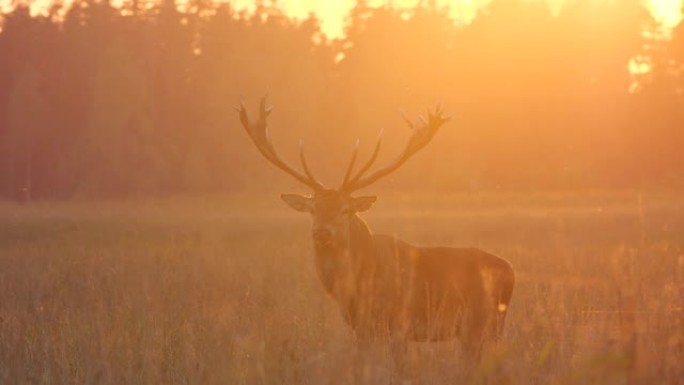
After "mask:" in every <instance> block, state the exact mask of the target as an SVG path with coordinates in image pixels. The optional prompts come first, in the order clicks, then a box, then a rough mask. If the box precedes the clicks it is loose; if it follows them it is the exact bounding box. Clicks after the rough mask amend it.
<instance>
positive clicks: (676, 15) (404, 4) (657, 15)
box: [0, 0, 684, 38]
mask: <svg viewBox="0 0 684 385" xmlns="http://www.w3.org/2000/svg"><path fill="white" fill-rule="evenodd" d="M544 1H545V2H546V3H547V4H548V5H549V7H550V8H551V9H552V10H554V12H558V11H559V10H560V9H562V7H563V4H564V3H565V2H566V1H567V0H544ZM604 1H608V0H604ZM112 2H113V3H115V4H117V3H118V4H123V3H125V1H124V0H112ZM229 2H230V3H231V4H232V5H233V6H234V7H235V8H236V9H239V10H243V9H244V10H247V11H248V12H249V11H251V10H253V9H254V7H255V2H254V1H252V0H233V1H229ZM419 2H420V1H419V0H394V1H391V2H389V3H391V4H392V6H394V7H398V8H406V9H410V8H413V7H415V6H416V5H417V4H418V3H419ZM435 2H436V4H437V5H438V6H439V7H449V9H450V12H449V13H450V15H451V17H452V18H453V19H454V20H456V21H458V22H464V23H467V22H469V21H471V20H472V19H473V18H474V17H475V16H476V15H477V12H478V11H479V10H480V9H481V8H483V7H485V6H487V4H489V3H490V2H491V0H436V1H435ZM13 3H14V1H12V0H1V1H0V9H1V10H8V9H10V8H11V7H12V4H13ZM52 3H53V1H52V0H38V1H33V2H31V9H32V12H33V13H34V14H39V13H41V12H43V11H44V10H45V9H46V8H47V6H48V5H49V4H52ZM64 3H65V4H69V3H71V0H66V1H65V2H64ZM276 3H278V4H279V6H280V7H281V8H282V10H283V12H285V14H287V15H288V16H290V17H293V18H297V19H303V18H306V17H308V16H309V15H310V14H315V15H316V17H318V18H319V19H320V20H321V29H322V30H323V32H324V33H325V34H326V35H327V36H328V37H330V38H339V37H341V36H342V35H343V33H344V27H345V19H346V17H347V15H348V14H349V11H350V10H351V9H352V8H353V7H354V4H356V1H355V0H339V1H327V0H281V1H277V2H276ZM387 3H388V1H382V0H371V1H369V2H368V4H369V5H370V6H382V5H384V4H387ZM683 4H684V1H683V0H644V5H645V6H646V8H647V9H648V10H649V12H650V13H651V15H652V16H653V18H654V19H655V20H656V21H657V22H658V24H659V25H661V26H662V27H663V28H664V29H666V30H668V29H671V28H673V27H675V26H676V25H677V24H679V22H680V21H681V20H682V6H683Z"/></svg>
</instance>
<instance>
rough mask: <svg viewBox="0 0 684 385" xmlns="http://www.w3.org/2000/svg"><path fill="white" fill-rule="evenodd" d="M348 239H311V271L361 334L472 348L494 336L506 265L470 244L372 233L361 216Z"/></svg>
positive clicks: (505, 291) (507, 294) (507, 292)
mask: <svg viewBox="0 0 684 385" xmlns="http://www.w3.org/2000/svg"><path fill="white" fill-rule="evenodd" d="M349 239H350V242H349V243H348V245H338V246H337V247H320V246H317V243H316V241H315V240H314V246H315V261H316V270H317V272H318V275H319V278H320V280H321V282H322V283H323V286H324V288H325V290H326V291H327V292H328V294H330V296H332V297H333V298H334V299H335V301H336V302H337V304H338V306H339V308H340V312H341V313H342V316H343V317H344V319H345V321H346V322H347V323H348V324H349V325H350V327H351V328H352V330H353V331H354V333H355V335H356V336H357V337H358V338H360V339H375V338H381V339H382V338H390V339H402V340H407V341H417V342H435V341H445V340H450V339H453V338H458V339H460V340H461V342H462V343H463V345H464V347H465V348H466V349H468V350H472V351H473V354H478V351H479V347H480V345H479V344H480V343H481V342H482V341H483V338H485V335H484V334H485V333H487V332H489V333H490V335H489V337H491V338H494V339H498V338H499V337H500V335H501V332H502V330H503V329H502V327H503V321H504V319H505V316H506V310H507V309H508V306H509V302H510V298H511V294H512V290H513V284H514V281H515V276H514V273H513V269H512V267H511V265H510V264H509V263H508V262H507V261H505V260H503V259H501V258H499V257H497V256H495V255H493V254H490V253H487V252H485V251H482V250H479V249H474V248H452V247H418V246H414V245H411V244H409V243H407V242H404V241H402V240H400V239H398V238H396V237H394V236H390V235H385V234H373V233H372V232H371V230H370V228H369V227H368V225H367V224H366V222H365V221H364V220H363V219H361V217H360V216H359V215H354V216H353V218H352V220H351V221H350V238H349Z"/></svg>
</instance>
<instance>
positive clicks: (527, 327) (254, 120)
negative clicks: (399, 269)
mask: <svg viewBox="0 0 684 385" xmlns="http://www.w3.org/2000/svg"><path fill="white" fill-rule="evenodd" d="M438 3H439V4H442V3H443V2H421V3H420V4H418V5H417V6H416V7H415V8H406V7H403V8H392V7H390V6H382V7H373V6H371V5H369V4H368V3H367V2H364V1H359V2H358V3H357V5H356V6H355V7H353V8H352V10H351V11H350V14H349V17H348V19H347V21H346V24H345V25H346V28H345V29H344V33H343V34H342V35H339V36H334V37H331V36H329V35H326V34H325V33H324V31H323V30H322V29H321V25H320V23H321V21H320V20H318V19H316V15H311V16H310V17H309V18H308V19H304V20H293V19H292V18H290V17H289V15H288V14H287V13H285V12H284V11H283V9H282V8H279V7H277V6H276V5H275V4H272V3H269V2H258V6H255V7H253V8H254V9H253V12H251V13H250V12H246V11H241V9H238V8H236V7H231V5H230V4H226V3H214V2H205V1H189V2H186V3H183V4H179V3H176V2H174V1H173V0H170V1H161V2H158V3H146V2H137V1H133V2H124V3H122V4H119V3H116V4H114V3H112V2H107V1H102V2H101V1H93V0H85V1H77V2H75V3H73V4H72V5H71V6H69V7H67V6H66V5H61V4H60V3H54V4H53V6H52V7H51V8H47V9H46V10H45V12H43V13H42V14H39V15H35V12H34V15H32V12H31V5H35V3H27V4H14V5H13V6H12V7H5V8H4V9H3V12H5V14H4V15H3V16H2V17H1V18H0V20H1V21H0V384H65V383H72V384H133V383H136V384H246V385H252V384H274V385H275V384H315V385H319V384H331V385H338V384H354V383H356V384H369V385H370V384H389V383H392V384H396V383H405V382H404V381H408V382H409V383H413V384H417V383H424V384H456V383H466V384H602V385H603V384H629V385H634V384H680V383H684V198H682V197H683V196H684V195H683V194H682V189H683V188H684V155H682V154H683V152H682V151H681V147H682V143H684V77H683V76H682V74H683V73H684V72H682V70H683V69H684V50H682V47H684V27H683V26H682V24H677V23H676V22H672V20H678V19H681V12H674V13H672V14H662V13H660V14H659V13H658V12H655V11H654V10H653V9H654V8H653V7H655V6H656V4H660V3H657V2H650V3H648V4H650V5H648V6H645V5H644V3H643V2H641V1H637V0H625V1H620V2H616V1H612V2H611V1H590V0H586V1H585V0H581V1H574V2H567V3H566V4H565V5H564V6H563V7H562V8H560V10H559V9H554V8H549V6H548V4H546V3H543V2H528V1H506V0H496V1H492V2H491V3H489V4H484V3H482V4H480V3H478V4H480V5H479V6H478V8H477V9H476V10H475V11H474V15H475V17H474V18H473V19H472V20H470V22H468V23H463V22H456V21H455V18H454V15H453V12H452V11H450V10H449V9H447V8H443V7H441V6H438ZM661 5H662V4H661ZM10 8H11V9H10ZM670 8H671V7H670ZM662 9H664V8H662ZM662 9H661V10H662ZM450 12H451V13H450ZM668 15H669V16H670V17H669V18H668V17H666V16H668ZM663 20H670V24H669V25H668V27H671V28H668V29H665V28H664V27H663V23H664V22H663ZM265 94H268V104H269V105H273V112H272V113H271V115H270V116H268V124H267V126H268V134H267V133H266V132H265V131H260V129H263V128H264V126H263V125H260V123H259V116H260V115H259V109H260V106H259V103H260V98H261V97H262V96H263V95H265ZM241 102H244V106H245V108H246V110H245V111H246V113H247V116H248V118H249V119H248V121H247V122H245V121H243V122H241V119H240V118H241V117H240V114H239V113H238V112H236V111H235V109H234V108H233V106H239V105H240V103H241ZM438 106H442V108H443V110H442V114H443V115H440V114H439V113H436V112H435V108H437V107H438ZM238 109H239V108H238ZM430 113H432V115H431V116H430ZM421 114H422V115H423V116H424V117H427V121H422V120H420V118H419V115H421ZM402 115H405V117H406V119H408V120H405V119H404V118H402ZM443 116H448V117H450V118H451V119H450V120H449V121H448V122H446V123H445V124H443V125H442V120H441V117H443ZM407 123H408V124H407ZM243 124H244V125H245V126H246V127H243V126H242V125H243ZM245 128H246V129H245ZM381 131H382V132H383V141H382V145H381V146H380V149H379V150H378V156H377V160H376V162H375V163H374V165H373V166H372V167H371V168H370V170H367V171H368V172H367V173H366V174H365V175H362V177H359V179H360V180H361V181H362V182H363V181H364V179H365V177H367V176H368V174H370V175H371V176H378V175H379V177H377V179H378V180H377V183H375V182H376V180H375V179H374V178H372V177H371V178H368V179H365V181H368V180H370V181H369V182H368V183H367V184H365V185H363V186H362V187H359V188H353V189H352V188H348V189H345V188H341V189H339V190H340V191H334V194H333V195H334V198H340V197H342V198H341V201H342V202H343V203H344V204H349V202H352V201H353V199H354V198H356V197H359V196H362V195H363V196H368V195H377V196H378V200H377V202H376V203H375V204H374V206H373V207H372V208H370V209H369V210H368V211H367V212H363V213H361V216H362V217H363V218H364V219H366V220H367V222H368V224H369V226H370V229H371V230H372V232H373V233H384V234H390V235H395V236H397V237H398V238H400V239H402V240H404V241H406V242H409V243H410V244H415V245H421V246H448V247H461V248H477V249H479V250H484V251H486V252H490V253H493V254H495V255H497V256H500V257H501V258H504V259H505V260H507V261H508V262H510V264H511V265H512V266H513V269H514V272H515V277H516V278H515V287H514V290H513V296H512V299H511V301H510V304H508V305H507V306H504V309H505V310H508V315H507V318H506V322H505V326H504V331H503V338H502V340H501V341H500V343H499V344H498V346H497V347H496V349H495V350H494V351H493V352H490V353H491V354H486V355H483V358H482V359H481V360H480V361H477V360H475V362H476V364H474V365H468V364H467V362H473V359H472V357H469V354H468V350H467V349H465V348H464V345H465V344H464V343H462V342H460V341H458V340H448V341H442V342H437V343H411V344H410V346H409V348H408V353H407V357H408V361H410V363H411V365H412V366H413V370H414V371H413V372H412V375H411V376H405V373H403V372H402V370H401V368H400V367H399V364H397V361H396V360H395V359H394V357H393V353H394V351H393V347H392V346H391V342H392V341H389V340H382V338H380V341H376V342H377V343H375V344H373V345H372V346H370V347H366V348H368V349H367V350H364V349H362V347H361V346H360V345H361V344H359V343H358V340H359V338H358V336H356V335H355V333H354V332H353V331H352V329H351V328H350V325H349V324H348V323H349V322H348V317H347V315H345V314H343V313H344V312H343V311H341V310H340V308H339V307H342V306H338V305H340V303H339V302H341V301H339V298H337V297H334V296H333V295H329V294H328V293H326V287H325V283H324V282H323V279H324V278H325V277H324V274H323V273H321V271H319V270H317V269H320V266H319V265H317V263H316V259H315V258H316V257H317V256H318V251H317V249H316V247H315V246H314V245H315V242H317V240H316V237H317V235H316V227H315V226H317V225H318V223H315V224H313V225H312V217H313V218H314V219H315V220H320V218H319V217H324V218H328V219H330V218H332V219H333V222H336V223H341V222H343V220H341V219H340V218H341V217H340V218H335V217H334V216H333V215H331V214H330V213H329V212H324V213H323V214H321V215H319V217H317V216H316V215H313V216H311V215H305V214H301V213H297V212H295V211H293V210H291V209H290V208H288V207H286V205H285V204H284V203H283V202H281V199H280V194H281V193H283V192H288V193H301V194H310V193H316V194H315V196H314V198H313V199H315V197H316V195H325V194H322V192H323V193H330V191H329V190H323V189H321V188H319V187H317V185H316V183H318V182H316V183H314V182H312V178H314V177H315V178H316V179H317V180H318V181H320V183H322V184H324V185H325V186H328V187H330V186H332V188H337V187H338V186H340V185H342V186H343V187H344V186H345V185H346V184H345V183H341V182H342V181H343V179H345V180H346V178H344V177H345V170H346V167H347V165H348V164H349V162H350V158H352V151H353V149H354V145H355V143H357V139H359V142H358V143H359V145H358V153H357V156H358V159H357V163H356V168H354V169H353V170H359V169H363V167H362V165H363V164H365V162H367V161H368V159H369V158H370V159H375V157H374V156H373V154H374V149H375V147H374V146H376V141H377V138H378V133H379V132H381ZM266 138H271V139H272V142H271V143H272V145H273V147H272V148H271V147H269V146H270V145H268V144H266ZM426 138H427V139H426ZM260 139H262V140H263V141H261V142H260ZM428 142H429V143H428ZM300 143H301V144H302V147H303V149H304V150H303V153H304V154H305V157H306V160H307V164H308V166H309V167H308V168H310V170H309V169H308V168H307V167H306V165H305V164H303V162H301V161H300V159H299V157H300V154H299V153H298V152H299V151H300V147H299V146H300ZM407 143H408V145H407ZM416 143H418V144H416ZM405 146H406V149H405ZM411 146H413V147H411ZM257 147H258V148H257ZM411 150H415V151H411ZM270 151H275V152H270ZM402 151H406V152H405V153H404V154H403V155H402V156H400V154H402ZM260 152H261V154H260ZM274 153H277V154H280V156H282V159H284V161H285V162H286V163H287V164H291V165H293V167H294V168H295V169H296V170H299V171H292V170H289V171H286V172H288V173H290V174H291V175H290V176H288V175H286V172H282V169H287V167H285V166H283V165H282V164H279V163H278V161H277V160H275V161H274V158H275V155H273V154H274ZM406 154H408V158H410V159H408V158H406V159H404V156H405V155H406ZM413 154H415V156H413ZM262 155H263V156H262ZM395 159H396V162H399V163H394V164H395V165H397V167H396V169H394V168H392V165H393V163H391V162H393V161H395ZM404 160H407V161H406V163H405V164H403V163H402V162H403V161H404ZM271 163H273V164H271ZM274 165H275V166H277V167H274ZM388 165H390V166H388ZM399 166H400V167H399ZM383 167H389V168H388V169H383ZM278 168H280V169H281V170H279V169H278ZM378 170H380V171H379V174H378ZM383 170H385V171H387V170H389V171H388V172H387V173H383ZM374 173H375V174H374ZM310 174H312V175H310ZM347 174H348V175H347V176H351V175H352V174H353V173H352V172H349V173H347ZM291 176H294V177H295V178H292V177H291ZM380 179H381V180H380ZM298 180H299V182H303V183H299V182H298ZM351 180H352V181H354V178H353V177H352V178H351ZM347 182H348V180H347ZM355 182H357V183H358V180H356V181H355ZM347 184H350V185H353V184H354V183H347ZM306 185H308V186H306ZM347 187H349V186H347ZM352 187H354V186H352ZM357 187H358V186H357ZM357 190H358V191H357ZM351 191H353V192H354V194H353V195H352V196H353V198H352V197H350V192H351ZM299 199H300V201H299V202H307V201H305V199H307V198H304V197H299ZM367 199H368V198H367ZM338 200H339V199H338ZM367 202H369V200H367ZM291 205H292V204H291ZM296 206H297V205H296V204H295V205H294V207H295V208H297V207H296ZM314 206H315V205H314ZM314 206H312V207H314ZM323 206H325V205H321V207H323ZM340 207H341V206H340ZM297 209H298V210H304V211H306V209H307V208H305V207H304V208H302V207H299V208H297ZM336 209H339V207H336ZM345 209H346V208H345ZM311 210H313V209H311ZM320 210H322V209H320ZM314 211H315V210H314ZM322 211H323V210H322ZM338 211H339V212H342V209H340V210H338ZM331 212H334V211H331ZM319 214H320V213H319ZM345 215H346V214H345ZM336 219H337V220H336ZM469 250H470V249H469ZM364 251H366V252H367V251H368V250H364ZM414 251H415V250H414ZM348 254H351V253H348ZM396 254H399V253H398V252H397V253H396ZM374 256H375V255H374ZM381 257H387V256H386V255H381ZM380 267H387V266H380ZM438 267H439V266H438ZM449 269H453V270H458V269H457V268H454V267H453V266H452V267H449V266H448V265H447V264H445V267H444V269H439V268H438V269H437V270H449ZM359 270H360V269H359ZM456 273H461V271H456ZM483 277H484V275H483ZM482 279H483V280H484V278H482ZM478 282H479V281H478ZM372 283H373V284H377V285H378V286H381V285H383V284H385V283H386V282H372ZM402 290H403V288H399V291H402ZM407 290H408V289H407ZM499 311H500V310H499ZM345 317H347V318H345ZM345 320H347V322H346V321H345ZM409 377H410V380H409Z"/></svg>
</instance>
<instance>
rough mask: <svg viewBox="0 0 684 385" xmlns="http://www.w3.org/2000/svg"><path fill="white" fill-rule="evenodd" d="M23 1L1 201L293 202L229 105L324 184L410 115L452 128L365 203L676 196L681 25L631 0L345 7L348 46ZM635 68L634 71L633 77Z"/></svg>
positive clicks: (681, 182)
mask: <svg viewBox="0 0 684 385" xmlns="http://www.w3.org/2000/svg"><path fill="white" fill-rule="evenodd" d="M148 4H149V3H147V2H139V1H132V2H129V3H125V4H124V5H123V6H122V7H118V8H117V7H114V6H112V5H111V3H109V2H107V1H94V0H82V1H77V2H75V3H74V4H73V5H72V6H71V7H69V8H68V9H66V8H64V7H62V6H60V5H59V3H57V5H55V6H53V7H52V8H51V9H50V10H49V11H48V12H47V14H46V15H42V16H36V17H32V16H31V15H30V12H29V9H28V8H27V6H22V5H18V6H17V7H15V8H14V10H13V11H11V12H10V13H8V14H6V15H4V17H3V21H2V32H0V194H2V196H3V197H5V198H8V199H30V198H31V197H32V198H37V199H68V198H78V197H107V198H112V197H132V196H160V195H169V194H187V193H193V194H194V193H224V192H236V191H244V190H258V189H268V188H273V186H274V183H275V185H277V186H278V188H284V187H293V188H295V187H296V184H295V183H294V182H292V181H290V180H289V179H288V178H287V177H285V176H281V175H280V174H279V173H278V172H277V171H275V170H272V169H271V167H270V166H269V165H267V164H266V163H265V162H264V161H263V160H262V159H260V156H259V155H258V153H257V152H256V150H255V149H254V148H253V147H252V145H251V143H250V142H249V140H248V138H247V136H246V134H245V133H244V132H243V131H242V128H241V127H240V126H239V122H238V120H237V118H236V114H235V111H234V110H233V108H232V106H233V105H235V104H236V103H238V102H239V100H241V99H244V100H245V102H246V104H247V106H248V107H251V110H252V111H256V107H257V105H258V100H259V97H260V96H261V95H262V94H264V93H266V92H268V94H269V99H270V101H271V102H272V104H273V105H274V107H275V109H274V113H273V114H272V117H271V121H270V127H271V128H270V130H271V134H272V136H273V141H274V143H275V145H276V147H277V148H278V150H279V151H280V152H281V153H282V155H283V157H285V158H288V159H291V160H292V161H293V162H294V161H295V160H297V152H298V142H299V140H300V138H301V139H302V140H303V142H304V146H305V148H306V151H307V158H308V159H309V163H311V166H312V168H313V169H314V172H315V173H316V174H317V175H320V177H321V179H323V180H324V181H326V182H328V183H329V184H331V185H334V183H339V181H338V180H337V179H341V173H342V172H343V170H344V167H345V166H346V162H348V157H349V155H350V152H351V148H352V146H353V144H354V142H355V141H356V138H361V143H362V145H361V153H362V156H363V154H366V155H368V153H369V152H370V151H371V149H372V147H373V146H374V144H375V143H374V141H375V138H376V136H377V133H378V131H379V129H380V128H381V127H386V128H387V129H385V130H384V132H385V138H384V142H383V151H382V154H381V156H380V160H379V162H382V161H383V160H387V159H390V158H391V157H392V156H393V154H396V153H398V151H399V148H400V146H402V145H403V141H404V140H405V139H406V138H407V136H408V134H409V132H408V128H407V127H406V125H405V124H404V123H403V121H402V119H401V115H400V113H401V112H402V111H404V110H405V111H406V113H407V114H408V115H409V116H415V115H416V114H417V113H418V112H421V111H425V108H427V107H431V106H434V105H435V104H437V103H442V104H443V105H444V106H445V108H446V110H447V111H448V112H450V113H451V114H452V115H453V120H452V122H450V123H449V124H448V125H446V126H445V127H444V128H443V129H442V131H441V132H440V133H438V135H437V136H436V138H435V140H434V143H432V144H431V145H430V146H429V147H428V148H427V149H426V150H424V151H423V152H422V153H421V154H419V155H418V156H416V159H414V160H413V161H412V162H411V163H409V164H407V165H406V166H405V167H404V169H402V171H401V172H400V173H397V175H396V176H395V177H394V178H390V179H389V180H388V181H384V182H382V184H381V185H379V186H378V188H385V189H401V190H402V191H418V190H434V191H473V190H474V191H478V190H492V189H503V190H520V189H522V190H538V189H553V190H558V189H596V188H601V189H607V188H677V187H683V186H684V168H683V166H682V165H684V155H682V151H681V146H682V143H684V103H683V101H684V77H683V76H682V68H684V67H683V64H684V49H683V48H682V47H684V28H683V27H682V26H681V25H680V26H679V27H678V28H677V29H675V30H674V31H673V32H672V36H671V38H669V39H655V38H652V37H649V36H648V35H647V34H645V33H644V31H645V29H649V28H651V29H654V28H656V26H655V23H654V21H653V20H652V19H650V16H649V14H648V13H647V12H646V10H645V9H644V8H643V7H642V6H641V5H640V2H639V1H636V0H634V1H633V0H626V1H622V2H595V1H591V0H580V1H576V2H572V3H570V4H568V5H567V6H566V7H565V8H563V10H562V12H561V13H560V14H558V15H553V14H552V13H551V12H550V10H549V9H548V8H546V7H545V6H543V5H542V4H540V2H523V1H509V0H496V1H493V2H492V3H491V4H490V5H489V6H488V7H487V8H486V9H484V10H483V11H482V12H481V13H480V14H479V15H478V16H477V17H476V18H475V19H474V21H473V22H472V23H470V24H468V25H462V24H458V23H457V22H455V21H454V20H453V19H451V18H450V17H449V15H448V12H447V10H445V9H441V8H438V7H436V6H434V4H431V3H430V2H428V3H423V4H421V5H419V6H417V7H416V8H415V9H413V10H408V11H407V10H396V9H392V8H391V7H380V8H371V7H369V6H367V5H366V4H365V3H364V2H362V1H360V2H359V3H358V4H357V6H356V7H355V8H354V10H353V11H352V13H351V14H350V16H349V20H348V24H347V29H346V34H345V36H344V37H343V38H340V39H335V40H330V39H327V38H326V37H325V36H324V35H323V34H322V33H321V30H320V27H319V22H318V20H316V18H315V17H314V16H311V17H310V18H309V19H307V20H300V21H295V20H291V19H290V18H288V17H286V16H285V15H284V14H283V13H282V12H280V11H279V10H278V9H277V8H274V7H273V6H269V5H265V4H264V3H259V5H258V7H257V9H256V11H255V12H254V13H249V14H248V13H245V12H238V11H236V10H234V9H232V8H231V7H230V5H228V4H225V3H220V4H219V3H212V2H207V1H202V0H194V1H191V2H190V3H188V4H187V6H186V7H185V8H184V9H183V10H182V11H181V10H179V8H178V5H177V4H176V3H175V2H174V1H173V0H163V1H161V2H159V3H156V4H154V5H153V6H150V5H148ZM635 60H643V61H646V62H648V63H649V64H648V70H647V71H642V72H643V73H630V71H629V63H630V61H632V62H634V61H635Z"/></svg>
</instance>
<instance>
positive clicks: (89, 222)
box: [0, 193, 684, 384]
mask: <svg viewBox="0 0 684 385" xmlns="http://www.w3.org/2000/svg"><path fill="white" fill-rule="evenodd" d="M364 218H366V219H367V220H368V221H369V223H370V224H371V227H372V228H373V229H374V230H375V231H376V232H388V233H396V234H399V235H400V236H401V237H402V238H404V239H406V240H408V241H410V242H413V243H417V244H424V245H436V244H444V245H454V246H466V245H467V246H477V247H481V248H484V249H486V250H489V251H492V252H495V253H497V254H499V255H501V256H502V257H504V258H506V259H508V260H509V261H511V262H512V264H513V265H514V267H515V269H516V271H517V276H518V282H517V286H516V289H515V291H514V294H513V300H512V303H511V309H510V313H509V318H508V319H507V326H506V330H505V337H504V341H503V344H502V346H501V347H500V352H499V354H498V355H496V356H495V357H491V358H490V359H488V360H487V361H485V362H483V364H482V366H481V368H480V369H479V370H478V372H477V373H476V375H474V376H471V377H469V379H468V382H470V383H511V384H589V383H590V384H680V383H684V198H677V196H676V195H675V194H644V195H638V194H636V193H620V194H598V193H597V194H581V195H572V194H558V195H551V194H546V195H543V194H541V195H531V196H523V195H509V194H506V195H484V196H480V195H477V196H455V197H448V196H419V197H409V196H392V197H388V198H384V197H382V196H381V199H380V201H379V202H378V204H377V205H376V207H375V208H373V209H372V210H371V211H370V212H368V213H367V215H364ZM309 234H310V222H309V219H308V218H307V217H306V216H304V215H300V214H298V213H295V212H293V211H289V210H288V209H287V208H286V207H285V206H284V205H283V204H281V202H280V201H279V199H278V197H277V195H275V194H274V195H273V196H263V197H259V198H249V199H247V198H245V197H233V198H230V199H225V200H221V199H185V200H183V201H180V200H179V201H165V202H138V203H93V202H91V203H78V204H77V203H73V204H53V205H48V204H40V203H38V204H35V205H33V206H13V205H9V204H6V205H0V383H1V384H345V383H351V382H352V381H353V376H352V372H353V371H354V365H356V363H355V362H356V361H355V360H354V357H355V355H356V350H355V346H354V342H353V338H352V336H351V333H350V332H349V330H348V329H347V327H346V325H345V324H344V323H343V322H342V320H341V317H340V315H339V314H338V311H337V308H336V306H335V304H334V303H333V302H332V300H331V299H330V298H328V297H326V295H325V293H324V291H323V289H322V286H321V284H320V283H319V282H318V278H317V277H316V273H315V271H314V266H313V260H312V253H313V252H312V247H311V242H310V239H309ZM411 351H412V359H413V360H414V362H415V365H416V366H417V367H418V369H419V377H420V380H422V382H423V383H426V384H453V383H457V382H458V383H463V382H462V380H463V374H462V368H461V365H460V364H459V362H460V358H459V355H460V350H459V346H458V343H456V342H454V343H441V344H421V345H417V346H413V347H412V349H411ZM368 360H369V362H367V365H366V366H365V368H366V372H365V378H366V382H367V383H368V384H382V383H388V381H389V380H390V379H391V378H392V362H391V359H390V354H389V352H388V349H387V348H386V347H383V346H379V347H378V348H377V349H375V350H374V351H373V353H372V355H371V356H369V358H368Z"/></svg>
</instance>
